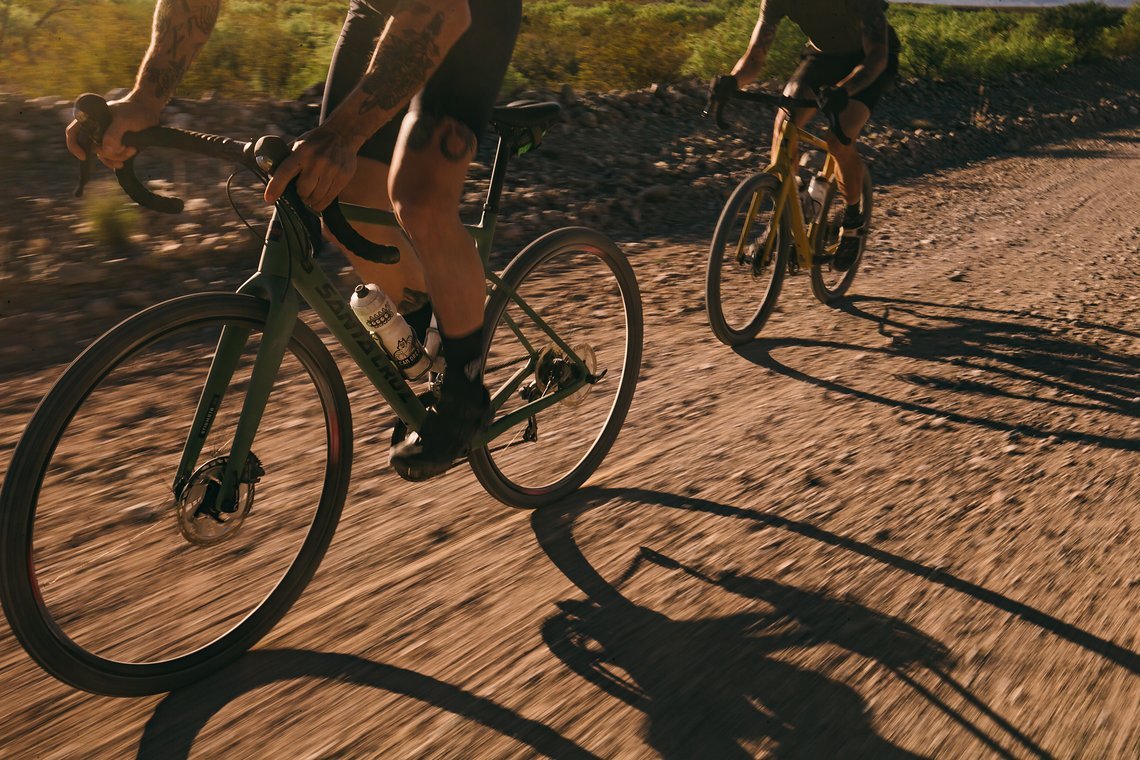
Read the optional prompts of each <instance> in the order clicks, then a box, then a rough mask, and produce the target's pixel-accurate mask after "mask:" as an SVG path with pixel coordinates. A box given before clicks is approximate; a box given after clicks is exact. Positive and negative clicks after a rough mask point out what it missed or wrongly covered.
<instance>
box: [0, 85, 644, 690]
mask: <svg viewBox="0 0 1140 760" xmlns="http://www.w3.org/2000/svg"><path fill="white" fill-rule="evenodd" d="M106 109H107V106H106V103H105V102H104V101H102V99H100V98H98V97H97V96H83V97H82V98H81V99H80V101H78V102H77V114H78V118H80V120H81V121H83V122H85V123H88V124H89V125H91V127H92V131H93V132H96V133H97V131H98V128H99V126H100V125H101V124H103V123H105V122H108V121H109V113H107V111H106ZM558 111H559V106H558V105H557V104H556V103H527V104H521V105H520V104H513V105H512V106H508V107H503V108H499V109H496V110H495V112H494V117H493V121H492V125H493V127H494V128H495V130H496V131H497V133H498V135H499V141H498V149H497V152H496V156H495V161H494V165H493V170H492V174H491V181H490V188H489V190H488V193H487V198H486V204H485V206H484V210H483V214H482V218H481V219H480V221H479V223H478V224H474V225H471V226H470V231H471V234H472V235H473V236H474V238H475V240H476V243H477V246H478V249H479V251H480V255H481V256H482V257H483V259H484V262H487V261H488V259H489V251H490V248H491V243H492V238H493V236H494V231H495V225H496V220H497V218H498V214H499V198H500V195H501V193H502V189H503V184H504V180H505V176H506V174H505V173H506V168H507V164H508V161H509V159H510V158H511V157H512V156H514V155H518V154H521V153H524V152H527V151H528V150H530V149H532V148H534V147H537V146H538V144H539V143H541V140H542V137H543V135H544V134H545V131H546V129H547V128H548V127H549V126H550V125H551V124H552V123H554V122H555V121H557V120H558ZM128 138H129V141H128V143H127V144H130V145H133V146H134V147H136V148H139V149H146V148H150V147H168V148H177V149H181V150H187V151H193V152H196V153H200V154H204V155H207V156H211V157H215V158H219V159H225V160H228V161H231V162H233V163H235V164H237V165H238V166H240V167H244V168H246V169H248V170H250V171H251V172H253V173H254V174H255V175H256V176H257V177H258V178H259V179H260V180H261V181H263V182H264V181H267V180H268V177H269V176H270V173H271V172H272V169H273V167H274V166H276V165H277V164H278V163H279V162H280V161H281V160H282V159H283V158H284V157H285V156H286V155H287V154H288V147H287V146H286V145H285V144H284V143H283V142H282V141H281V140H280V139H278V138H273V137H263V138H261V139H259V140H256V141H251V142H239V141H235V140H231V139H228V138H225V137H220V136H216V135H205V134H198V133H192V132H186V131H180V130H173V129H167V128H161V127H156V128H153V129H151V130H147V131H144V132H140V133H136V134H133V135H128ZM90 152H91V151H89V153H90ZM88 172H89V169H85V170H84V171H82V172H81V184H82V182H83V181H85V179H86V176H87V173H88ZM116 174H117V177H118V179H119V182H120V184H121V185H122V186H123V188H124V189H125V190H126V191H127V193H128V194H129V195H131V197H133V198H134V199H135V200H136V201H138V202H140V203H141V204H142V205H144V206H148V207H151V208H155V209H158V210H161V211H167V212H173V211H177V210H180V209H181V205H182V204H181V201H179V200H178V199H177V198H171V197H163V196H157V195H154V194H153V193H151V192H150V191H149V190H148V189H147V188H146V187H145V186H144V185H142V184H141V183H140V182H139V181H138V179H137V178H136V177H135V174H134V171H133V161H132V162H128V164H127V165H126V166H124V167H123V168H122V169H120V170H119V171H118V172H117V173H116ZM324 218H325V221H326V223H328V224H329V226H330V228H332V230H333V232H334V234H335V235H336V237H337V238H338V239H339V240H341V241H342V242H345V243H346V244H347V245H349V247H351V248H353V250H355V251H356V252H357V253H359V254H360V255H361V256H364V257H366V258H368V257H373V260H378V261H392V260H393V259H394V257H395V256H397V255H398V251H397V250H396V249H394V248H386V247H384V246H377V245H375V244H372V243H370V242H369V241H367V240H364V239H363V238H361V237H360V236H359V235H356V234H355V233H354V231H353V229H352V227H351V226H350V225H349V224H348V220H351V221H359V222H367V223H374V224H375V223H380V224H388V225H395V224H396V220H395V218H394V217H393V215H392V214H391V213H387V212H383V211H379V210H376V209H369V208H363V207H359V206H350V205H347V204H345V205H338V204H335V203H334V204H333V206H332V207H331V210H330V211H328V212H326V213H325V215H324ZM320 234H321V232H320V221H319V220H318V219H317V218H316V216H315V215H313V214H312V213H311V212H309V211H307V210H306V209H305V207H304V205H303V204H302V203H301V202H300V200H299V198H298V196H297V194H296V189H295V188H290V190H289V191H288V192H287V193H286V194H285V195H284V196H283V197H282V199H281V200H280V201H279V202H278V203H277V207H276V209H275V212H274V215H273V218H272V220H271V222H270V224H269V229H268V233H267V235H266V238H265V243H264V246H263V249H262V253H261V260H260V263H259V265H258V267H257V271H256V273H255V274H253V275H252V276H251V277H250V278H249V279H248V280H247V281H246V282H245V284H244V285H242V286H241V287H240V288H239V289H238V291H237V293H203V294H198V295H190V296H186V297H182V298H176V299H173V300H170V301H166V302H163V303H160V304H158V305H157V306H154V307H151V308H149V309H146V310H145V311H142V312H140V313H139V314H136V315H135V316H133V317H131V318H129V319H127V320H125V321H124V322H122V323H120V324H119V325H117V326H116V327H114V328H113V329H111V330H110V331H109V332H107V333H106V334H104V335H103V336H102V337H101V338H99V339H98V340H96V341H95V342H94V343H92V344H91V346H89V347H88V348H87V349H86V350H85V351H84V352H83V353H82V354H81V355H80V356H79V357H78V358H77V359H76V360H75V361H74V362H73V363H72V364H71V365H70V366H69V367H68V368H67V369H66V371H65V372H64V373H63V375H62V376H61V377H60V378H59V380H58V382H56V384H55V385H54V387H53V388H52V389H51V390H50V392H49V393H48V394H47V396H46V397H45V398H44V400H43V402H42V403H41V404H40V406H39V407H38V409H37V410H36V412H35V413H34V415H33V417H32V419H31V421H30V423H29V424H28V427H27V429H26V430H25V432H24V434H23V437H22V438H21V439H20V441H19V444H18V445H17V447H16V450H15V452H14V455H13V458H12V462H11V466H10V467H9V469H8V473H7V476H6V478H5V480H4V485H3V491H2V492H0V600H2V602H3V607H4V611H5V612H6V614H7V616H8V620H9V621H10V622H11V626H12V630H13V632H14V633H15V635H16V637H17V638H18V639H19V641H20V643H21V644H22V645H23V646H24V647H25V649H26V650H27V651H28V653H29V654H30V655H31V656H32V657H33V658H34V659H35V660H36V661H37V662H38V663H39V664H40V665H41V666H42V667H43V668H44V669H45V670H46V671H47V672H49V673H50V674H52V675H53V676H55V677H57V678H59V679H60V680H62V681H65V682H66V683H69V684H71V685H73V686H75V687H78V688H80V689H84V690H87V691H91V692H96V693H101V694H108V695H117V696H130V695H143V694H150V693H157V692H162V691H168V690H171V689H175V688H178V687H180V686H183V685H186V684H188V683H191V682H193V681H195V680H198V679H200V678H202V677H203V676H205V675H207V674H208V673H210V672H211V671H214V670H215V669H217V668H219V667H221V666H222V665H224V664H225V663H227V662H229V661H231V660H233V659H234V658H236V657H237V656H239V655H240V654H241V653H242V652H244V651H246V650H247V649H248V648H250V647H251V646H253V645H254V644H256V643H257V641H258V640H260V639H261V638H262V637H263V636H265V635H266V634H267V633H268V632H269V630H270V629H271V628H272V627H273V626H274V625H275V624H276V623H277V622H278V621H279V620H280V619H281V617H282V616H283V615H284V614H285V613H286V612H287V611H288V609H289V608H290V606H291V605H292V604H293V602H294V601H295V600H296V599H297V597H298V596H299V595H300V594H301V592H302V590H303V589H304V588H305V586H306V584H307V583H308V582H309V580H310V579H311V578H312V577H313V574H314V572H315V571H316V568H317V565H318V563H319V562H320V561H321V559H322V557H323V556H324V553H325V550H326V548H327V547H328V546H329V542H330V541H331V540H332V537H333V532H334V530H335V528H336V525H337V522H338V520H339V518H340V514H341V508H342V506H343V505H344V502H345V499H346V495H347V494H348V486H349V474H350V470H351V465H352V457H353V438H354V433H364V434H366V436H367V437H365V438H364V439H363V440H364V441H365V442H366V443H367V445H368V446H369V447H370V448H372V449H374V450H373V451H369V452H364V456H363V457H362V458H363V459H364V461H369V460H371V461H373V462H374V463H375V465H374V466H375V468H376V469H380V468H381V467H382V466H383V463H384V461H385V458H386V456H387V449H388V445H387V441H386V440H384V427H383V426H384V425H385V424H391V425H392V426H393V427H394V430H393V432H392V435H393V436H399V437H402V436H403V434H404V433H405V432H406V431H407V430H408V429H412V430H416V429H418V428H419V426H420V425H421V423H422V421H423V420H424V417H425V414H426V410H427V408H428V405H430V404H431V403H432V401H433V400H434V397H433V392H432V387H431V386H425V387H423V388H419V389H416V388H413V387H412V386H410V385H409V383H408V382H407V381H406V380H405V379H404V377H403V375H402V374H401V373H400V371H399V369H398V368H397V367H396V365H395V364H394V363H393V361H392V360H391V359H390V358H389V356H388V355H387V354H386V353H385V352H384V351H383V350H382V349H381V348H380V347H379V346H378V345H377V343H376V342H375V341H374V340H373V338H372V336H371V335H369V333H368V332H367V331H366V329H365V328H364V327H363V326H362V325H361V323H360V322H359V321H358V320H357V318H356V316H355V315H354V314H353V312H352V310H351V309H350V308H349V306H348V303H347V301H346V299H345V296H344V294H342V293H341V292H340V289H339V288H338V287H337V286H335V285H334V284H333V283H332V282H331V281H330V280H329V278H328V277H327V276H326V275H325V274H324V272H323V271H322V269H321V267H320V266H318V265H317V262H316V261H314V251H315V250H316V249H319V247H320ZM487 281H488V285H487V291H488V296H487V301H486V307H485V308H486V311H485V319H486V325H487V327H488V329H487V330H486V334H487V344H486V350H485V356H484V362H485V366H484V370H485V373H484V374H485V378H486V382H487V386H488V388H489V389H490V391H491V395H492V403H493V407H494V409H495V417H494V421H493V422H492V423H491V424H490V426H489V427H488V428H486V429H485V430H483V431H481V432H480V433H479V434H478V435H477V437H476V440H475V441H473V443H472V448H471V452H470V454H469V463H470V465H471V468H472V469H473V470H474V472H475V476H476V477H477V478H478V480H479V482H480V483H481V484H482V485H483V486H484V488H485V489H486V490H487V491H488V492H489V493H490V494H492V495H493V496H495V497H496V498H498V499H500V500H502V501H503V502H505V503H507V504H509V505H511V506H515V507H523V508H535V507H540V506H543V505H545V504H548V503H550V502H553V501H556V500H558V499H560V498H562V497H564V496H566V495H567V494H569V493H570V492H572V491H573V490H574V489H576V488H578V487H579V486H580V485H582V483H583V482H585V480H586V479H587V478H588V477H589V476H590V475H591V474H592V473H593V472H594V470H595V469H596V468H597V467H598V465H599V464H600V463H601V461H602V460H603V458H604V457H605V456H606V454H607V452H608V451H609V450H610V448H611V446H612V445H613V443H614V440H615V438H616V437H617V435H618V432H619V430H620V428H621V426H622V423H623V421H624V419H625V416H626V413H627V411H628V409H629V406H630V403H631V401H632V398H633V393H634V388H635V385H636V383H637V377H638V372H639V367H640V363H641V352H642V329H643V325H642V312H641V296H640V292H639V290H638V286H637V281H636V279H635V277H634V274H633V271H632V269H631V267H630V265H629V262H628V261H627V260H626V258H625V257H624V256H623V255H622V253H621V252H620V251H619V249H618V248H617V246H616V245H614V243H612V242H611V241H610V240H609V239H607V238H606V237H605V236H604V235H602V234H601V233H599V232H595V231H593V230H589V229H585V228H581V227H571V228H566V229H560V230H557V231H555V232H551V233H549V234H547V235H544V236H542V237H540V238H539V239H538V240H536V241H534V242H533V243H531V244H530V245H528V246H527V247H525V248H524V249H523V250H522V251H521V252H520V253H519V254H518V255H517V256H516V257H515V258H514V260H513V261H511V262H510V264H509V265H508V266H507V267H506V268H505V269H504V270H503V271H502V273H501V274H495V273H494V272H493V271H491V270H490V267H489V266H488V267H487ZM303 305H307V306H308V308H309V309H310V310H311V314H310V313H309V312H308V311H303V309H302V306H303ZM309 322H319V323H321V324H323V325H324V327H325V328H326V329H327V333H328V338H327V339H329V340H331V341H333V342H335V343H337V344H339V345H340V346H341V348H343V350H344V353H346V354H347V355H348V356H349V357H350V358H351V359H352V360H353V362H354V363H355V364H356V365H357V366H358V367H359V368H360V370H361V372H362V373H363V375H364V378H365V379H366V381H367V383H368V384H370V385H371V387H372V388H374V389H375V391H377V392H378V393H379V395H380V396H381V397H382V398H383V401H384V402H386V404H387V405H388V406H390V407H391V411H392V412H393V413H394V414H393V415H389V416H387V417H386V418H385V417H384V416H383V414H384V411H383V407H382V405H380V404H375V405H374V406H375V407H377V408H372V409H370V410H369V412H368V416H367V417H365V418H364V419H363V421H360V420H358V421H357V422H356V424H355V427H354V422H353V418H352V415H351V413H350V408H349V393H348V391H347V390H346V386H345V382H344V380H343V378H342V376H341V373H340V371H339V370H338V367H337V363H336V362H335V361H334V359H333V357H332V355H331V354H330V353H329V350H328V349H327V348H326V346H325V342H324V341H322V339H321V337H319V336H318V334H317V333H316V332H315V331H314V329H313V328H312V327H311V326H310V324H309ZM362 387H364V388H365V391H366V390H368V388H367V386H362ZM365 391H356V392H354V394H353V396H354V402H355V403H356V404H357V405H358V407H359V405H360V404H362V403H365V401H366V400H367V396H368V393H366V392H365ZM376 401H379V399H376ZM385 419H387V420H388V423H385V421H384V420H385ZM424 487H426V488H432V487H433V486H431V485H427V486H424ZM436 488H437V491H438V486H437V487H436ZM439 496H440V497H441V498H446V496H447V495H446V493H443V492H440V493H439ZM369 502H370V503H369V505H368V506H369V509H374V510H375V511H376V512H378V513H379V514H380V515H382V513H383V510H384V508H385V506H386V505H385V503H384V499H383V497H369ZM377 519H378V520H383V517H382V516H378V517H377ZM376 550H377V551H381V550H382V547H377V548H376Z"/></svg>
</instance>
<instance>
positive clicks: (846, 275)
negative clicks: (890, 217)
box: [811, 169, 874, 303]
mask: <svg viewBox="0 0 1140 760" xmlns="http://www.w3.org/2000/svg"><path fill="white" fill-rule="evenodd" d="M873 200H874V199H873V197H872V195H871V172H870V171H867V170H866V169H864V171H863V194H862V198H861V200H860V201H859V202H860V205H861V206H862V211H863V229H864V235H863V238H862V240H861V241H860V243H859V255H858V257H856V259H855V263H854V264H852V265H851V268H850V269H848V270H847V271H846V272H840V271H837V270H835V269H833V268H832V266H831V259H832V257H834V256H835V251H836V249H837V248H838V247H839V228H840V227H841V226H842V225H843V214H844V212H845V211H846V209H847V201H846V199H844V197H843V195H842V193H840V192H839V187H838V185H837V184H835V183H834V182H833V183H832V184H831V187H829V188H828V191H827V195H825V196H824V199H823V210H822V213H821V214H820V218H821V219H823V220H824V222H823V228H822V229H821V230H820V231H819V234H817V235H816V238H815V251H814V252H813V254H812V259H813V262H814V263H813V264H812V267H811V292H812V293H813V294H814V295H815V297H816V298H817V299H819V301H820V302H822V303H831V302H832V301H836V300H838V299H840V298H842V297H843V296H844V295H846V293H847V291H848V290H849V289H850V288H851V283H853V282H854V281H855V275H856V274H858V272H859V265H860V264H862V263H863V251H864V249H865V248H866V247H867V233H869V232H870V231H871V212H872V210H873Z"/></svg>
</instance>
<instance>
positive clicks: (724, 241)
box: [705, 172, 791, 346]
mask: <svg viewBox="0 0 1140 760" xmlns="http://www.w3.org/2000/svg"><path fill="white" fill-rule="evenodd" d="M780 184H781V181H780V178H779V177H777V176H776V175H774V174H770V173H767V172H765V173H763V174H754V175H752V176H751V177H748V178H747V179H745V180H744V181H743V182H741V183H740V184H739V185H737V187H736V189H735V190H734V191H733V192H732V195H730V196H729V198H728V202H727V203H725V204H724V209H723V210H722V211H721V214H720V218H719V219H718V220H717V224H716V231H715V232H714V233H713V239H712V244H711V245H710V246H709V260H708V270H707V273H706V276H705V310H706V311H707V312H708V318H709V326H710V327H711V328H712V331H713V335H715V336H716V337H717V340H719V341H720V342H721V343H724V344H725V345H727V346H739V345H741V344H742V343H747V342H748V341H750V340H752V339H753V338H755V337H756V336H757V335H758V334H759V333H760V331H761V330H762V329H763V328H764V325H765V324H766V323H767V322H768V318H769V317H771V316H772V312H773V310H774V309H775V308H776V302H777V301H778V300H779V297H780V290H781V288H782V287H783V284H784V277H785V275H786V274H787V270H788V255H789V251H790V249H791V234H790V232H789V230H788V227H787V216H786V214H781V218H780V219H779V220H778V221H777V223H778V224H779V228H778V234H779V238H778V239H777V241H776V242H775V244H774V248H773V251H774V258H773V260H772V261H771V262H769V263H768V264H767V266H766V267H765V270H767V277H768V285H767V288H766V289H765V291H764V294H763V296H762V297H761V298H760V303H759V305H758V306H757V307H756V310H755V311H754V312H751V314H750V315H748V312H747V310H746V311H745V314H746V315H747V316H745V317H744V318H743V321H742V323H739V324H738V325H733V324H730V319H729V317H728V316H727V315H726V314H725V305H724V300H725V292H724V291H725V284H724V275H725V272H724V265H725V256H726V254H727V251H726V249H727V247H728V246H730V245H735V244H736V241H738V240H739V239H740V237H741V232H740V231H738V230H737V225H736V223H737V221H738V220H739V218H740V215H741V213H742V212H744V213H745V214H746V215H747V211H748V209H749V208H750V206H751V204H752V202H753V199H754V198H757V197H760V198H761V199H763V198H764V197H765V196H767V197H768V198H769V199H771V202H772V205H773V206H774V199H775V198H776V197H778V194H779V192H780ZM758 205H759V206H763V205H764V203H763V200H761V201H759V202H758ZM773 210H774V209H773ZM770 224H771V222H768V223H767V224H766V225H764V227H763V229H768V228H770ZM753 226H754V227H755V225H754V223H753ZM769 234H770V233H769ZM757 245H758V244H757ZM736 264H737V266H738V267H740V270H739V271H738V272H736V274H739V275H742V276H743V275H745V274H747V275H748V276H750V277H751V278H752V281H753V282H754V281H755V280H756V279H757V278H756V268H755V265H754V263H753V262H745V261H737V262H736ZM745 264H747V265H748V266H747V269H748V270H750V271H747V272H746V271H745V268H744V266H745ZM736 279H741V284H740V285H739V286H736V287H739V288H742V289H743V290H744V291H745V293H746V299H747V302H748V303H751V301H752V284H753V283H752V282H747V281H745V280H743V277H741V278H734V282H735V281H736ZM746 283H747V284H746ZM748 308H749V309H750V308H751V307H750V306H749V307H748Z"/></svg>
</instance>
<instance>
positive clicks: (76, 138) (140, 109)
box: [67, 98, 158, 169]
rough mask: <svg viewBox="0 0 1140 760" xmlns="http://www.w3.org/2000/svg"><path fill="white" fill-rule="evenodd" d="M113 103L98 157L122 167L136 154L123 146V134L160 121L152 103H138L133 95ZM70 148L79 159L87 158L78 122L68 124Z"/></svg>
mask: <svg viewBox="0 0 1140 760" xmlns="http://www.w3.org/2000/svg"><path fill="white" fill-rule="evenodd" d="M109 105H110V106H111V126H109V127H107V131H106V132H105V133H104V134H103V142H102V144H100V145H98V146H96V149H95V153H96V155H97V156H98V157H99V160H100V161H102V162H103V163H104V164H106V165H107V167H108V168H110V169H119V168H121V167H122V166H123V162H124V161H126V160H127V159H128V158H130V157H131V156H133V155H134V154H135V149H134V148H127V147H124V146H123V135H125V134H126V133H127V132H139V131H142V130H144V129H146V128H147V127H153V126H154V125H156V124H158V111H156V110H155V109H154V107H153V106H152V105H151V104H149V103H138V102H135V101H133V100H131V99H130V98H124V99H123V100H117V101H114V102H113V103H110V104H109ZM67 149H68V150H69V151H71V155H73V156H75V157H76V158H78V159H79V160H81V161H82V160H83V159H85V158H87V154H86V153H85V152H84V150H83V148H82V146H81V145H80V133H79V123H78V122H75V121H73V122H71V123H70V124H68V125H67Z"/></svg>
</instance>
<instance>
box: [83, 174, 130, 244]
mask: <svg viewBox="0 0 1140 760" xmlns="http://www.w3.org/2000/svg"><path fill="white" fill-rule="evenodd" d="M83 220H84V221H85V222H86V223H87V229H88V230H90V234H91V236H92V237H93V238H94V239H95V240H98V241H99V242H100V243H104V244H106V245H108V246H111V247H112V248H120V249H121V248H125V247H127V246H128V245H129V243H130V239H131V233H133V232H134V231H135V230H136V229H138V226H139V208H138V206H136V205H134V204H133V203H130V202H129V201H128V200H127V198H126V196H124V195H123V192H122V190H120V189H119V187H118V186H117V185H115V184H114V183H112V182H95V183H92V184H91V185H89V186H88V189H87V192H86V193H85V197H84V202H83Z"/></svg>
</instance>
